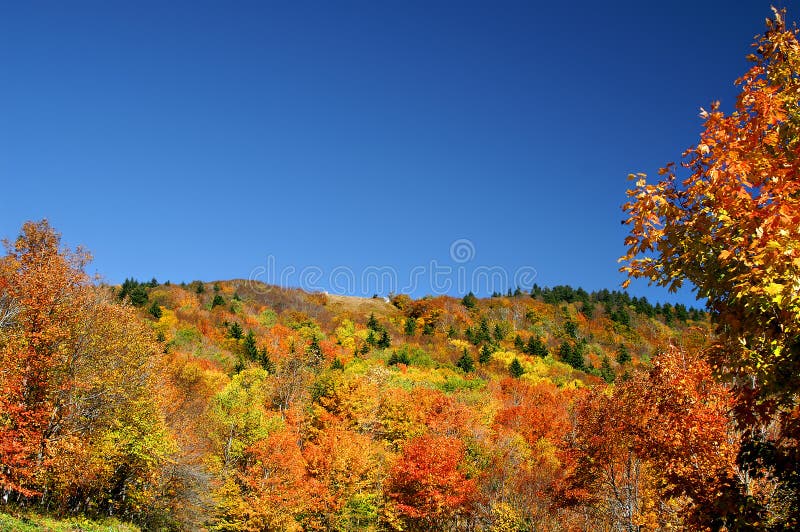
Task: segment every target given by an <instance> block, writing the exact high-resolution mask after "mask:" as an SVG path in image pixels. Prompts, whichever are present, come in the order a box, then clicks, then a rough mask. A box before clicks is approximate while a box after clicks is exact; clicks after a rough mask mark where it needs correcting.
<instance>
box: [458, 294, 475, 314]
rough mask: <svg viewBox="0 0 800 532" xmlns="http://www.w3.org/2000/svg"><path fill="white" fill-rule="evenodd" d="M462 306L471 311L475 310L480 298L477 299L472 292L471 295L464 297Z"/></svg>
mask: <svg viewBox="0 0 800 532" xmlns="http://www.w3.org/2000/svg"><path fill="white" fill-rule="evenodd" d="M461 304H462V305H464V307H466V308H468V309H470V310H471V309H474V308H475V305H477V304H478V298H477V297H475V294H473V293H472V292H470V293H469V294H467V295H465V296H464V298H463V299H462V300H461Z"/></svg>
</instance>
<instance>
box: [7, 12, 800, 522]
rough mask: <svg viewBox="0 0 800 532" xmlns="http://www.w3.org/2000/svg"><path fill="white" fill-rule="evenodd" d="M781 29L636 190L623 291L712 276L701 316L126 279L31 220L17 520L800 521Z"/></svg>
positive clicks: (21, 298)
mask: <svg viewBox="0 0 800 532" xmlns="http://www.w3.org/2000/svg"><path fill="white" fill-rule="evenodd" d="M783 17H784V15H783V12H781V11H778V10H776V11H775V13H774V17H773V18H772V19H770V20H768V21H767V31H766V33H765V34H764V35H763V36H761V37H759V39H758V41H757V43H756V51H755V53H754V54H753V55H752V56H751V57H750V58H749V59H750V60H751V61H752V62H753V66H752V68H751V69H750V70H749V71H748V72H747V73H746V74H745V75H744V76H743V77H742V78H741V79H739V80H737V85H738V86H740V87H741V94H740V96H739V98H738V100H737V103H736V109H735V111H733V112H732V113H730V114H725V113H723V112H722V111H721V110H720V106H719V104H716V103H715V104H714V105H713V106H712V107H711V109H710V111H702V114H701V116H702V117H703V120H704V130H703V133H702V135H701V138H700V142H699V143H698V144H697V146H695V147H693V148H691V149H689V150H687V151H686V152H685V154H684V161H683V166H682V167H676V165H674V164H672V163H670V164H668V165H667V166H665V167H664V168H662V169H661V171H660V172H659V177H658V180H657V181H656V182H652V181H648V179H647V176H645V175H644V174H635V175H632V176H631V179H632V180H634V181H635V183H634V187H633V189H632V190H630V191H629V201H628V203H626V204H625V205H624V206H623V210H624V212H625V213H626V218H625V221H624V223H625V225H626V226H627V228H628V230H629V234H628V237H627V238H626V241H625V243H626V245H627V251H626V252H625V254H624V256H623V257H622V259H621V261H622V266H621V271H622V272H624V273H626V274H627V276H628V281H626V283H625V285H626V286H627V283H628V282H630V280H631V279H636V278H642V279H646V280H648V281H649V282H650V283H652V284H656V285H659V286H662V287H665V288H667V289H670V290H676V289H677V288H679V287H680V286H681V285H683V284H684V283H687V284H691V285H692V286H693V287H694V288H695V290H696V291H697V295H698V297H699V298H700V299H701V300H702V301H703V302H704V304H705V308H706V310H705V311H700V310H697V309H693V308H686V307H685V306H683V305H668V304H652V303H651V302H649V301H647V300H646V299H644V298H634V297H630V296H629V295H628V294H627V293H626V292H624V291H617V290H611V291H608V290H601V291H597V292H592V293H588V292H587V291H585V290H582V289H580V288H572V287H569V286H556V287H552V288H546V287H540V286H533V287H532V289H531V290H529V291H527V292H526V291H523V290H521V289H519V288H517V287H508V288H509V290H508V292H505V293H502V294H501V293H495V294H494V295H493V296H492V297H487V298H478V297H476V296H475V295H474V294H472V293H468V294H465V295H463V297H460V298H456V297H448V296H441V295H440V296H435V297H423V298H418V299H414V298H411V297H409V296H408V295H404V294H394V295H392V296H391V297H390V298H388V299H387V300H384V299H379V298H377V297H376V298H372V299H362V298H355V297H348V296H340V295H330V294H325V293H307V292H304V291H302V290H299V289H292V288H282V287H277V286H268V285H265V284H262V283H259V282H255V281H250V280H218V281H211V282H204V281H192V282H188V283H180V284H177V283H170V282H166V281H165V282H159V281H158V280H156V279H152V280H150V281H145V280H136V279H127V280H126V281H125V282H124V283H122V284H121V285H118V286H110V285H109V284H107V283H103V282H101V280H99V279H94V278H91V277H90V276H89V275H87V273H86V268H87V264H88V263H89V260H90V256H89V255H88V253H87V252H86V251H85V250H82V249H76V250H72V249H68V248H66V247H65V246H64V245H63V244H62V242H61V236H60V234H59V233H58V232H57V231H56V230H55V229H54V228H53V227H52V226H51V225H50V224H49V223H48V222H47V221H45V220H42V221H38V222H27V223H25V224H24V225H23V226H22V230H21V232H20V234H19V236H18V237H17V238H15V239H12V240H9V241H6V242H5V248H6V250H5V255H4V256H3V257H2V258H0V490H1V491H0V496H1V497H0V526H3V527H9V528H11V529H14V527H23V526H24V527H27V526H29V525H30V526H31V527H39V528H44V529H48V528H52V529H56V530H58V529H60V530H69V529H75V528H76V527H78V528H79V529H81V528H89V527H94V528H97V527H102V526H105V525H103V524H102V523H107V525H108V526H110V527H116V528H117V529H122V530H125V529H135V527H140V528H141V529H144V530H216V531H262V530H263V531H284V530H286V531H293V530H325V531H329V530H341V531H345V530H398V531H399V530H407V531H427V530H468V531H469V530H486V531H517V530H546V531H560V530H587V531H588V530H591V531H626V532H627V531H638V530H775V531H779V530H797V529H798V527H800V517H799V516H800V469H798V464H799V463H800V406H799V403H798V390H800V381H798V377H799V376H800V164H798V161H800V106H798V101H799V100H800V98H798V95H799V94H800V75H798V73H800V43H798V40H797V31H796V30H793V29H787V27H786V24H785V22H784V18H783ZM79 237H80V235H70V238H79ZM59 520H60V521H59ZM90 520H92V521H90ZM94 520H97V521H96V522H94ZM121 523H122V524H121ZM7 524H8V525H7ZM84 525H85V526H84Z"/></svg>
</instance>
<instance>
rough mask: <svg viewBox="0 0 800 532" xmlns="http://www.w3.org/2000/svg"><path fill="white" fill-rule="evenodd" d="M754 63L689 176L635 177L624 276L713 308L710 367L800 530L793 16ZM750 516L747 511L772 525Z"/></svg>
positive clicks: (750, 454) (759, 45) (717, 109)
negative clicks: (691, 295)
mask: <svg viewBox="0 0 800 532" xmlns="http://www.w3.org/2000/svg"><path fill="white" fill-rule="evenodd" d="M748 59H749V60H750V61H751V62H752V63H753V66H752V67H751V68H750V70H748V71H747V73H745V75H744V76H742V77H741V78H739V79H738V80H737V81H736V84H737V85H738V86H740V87H741V92H740V94H739V96H738V98H737V100H736V107H735V110H734V111H733V112H732V113H730V114H725V113H724V112H723V111H722V110H721V106H720V104H719V103H718V102H715V103H713V104H712V105H711V107H710V110H708V111H706V110H702V112H701V117H702V118H703V120H704V129H703V132H702V133H701V136H700V141H699V142H698V144H697V145H696V146H694V147H692V148H690V149H688V150H687V151H685V152H684V154H683V155H684V162H683V163H682V166H683V167H684V169H685V172H684V173H685V175H682V176H681V177H679V176H678V169H677V168H676V167H675V165H674V164H668V165H667V166H666V167H664V168H662V169H661V170H660V171H659V174H660V175H661V178H660V180H659V181H658V182H656V183H653V184H650V183H648V182H647V179H646V176H645V175H644V174H637V175H634V176H631V177H632V179H635V180H636V188H634V189H633V190H631V191H629V196H630V201H629V202H628V203H627V204H625V206H624V210H625V211H626V213H627V215H628V218H627V220H626V223H627V224H628V225H629V227H630V235H629V236H628V237H627V239H626V244H627V245H628V246H629V248H628V251H627V253H626V254H625V256H624V257H623V258H622V260H624V261H625V264H624V265H623V266H622V268H621V270H622V271H623V272H625V273H627V274H628V276H629V277H630V278H645V279H648V280H649V281H650V282H651V283H655V284H658V285H661V286H666V287H668V288H669V289H670V290H676V289H678V288H679V287H680V286H681V285H682V284H683V283H685V282H689V283H691V284H692V285H693V286H694V287H695V288H696V290H697V295H698V297H699V298H704V299H706V301H707V306H708V308H709V310H710V311H711V315H712V317H713V319H714V321H715V323H716V333H717V334H716V337H715V340H714V343H713V345H712V346H711V347H710V348H709V349H708V350H707V352H706V356H707V358H708V360H709V362H710V364H711V365H712V367H713V368H714V369H715V370H716V374H717V375H718V376H719V377H721V378H723V379H725V380H726V381H728V382H732V383H733V384H734V386H735V393H736V396H737V399H738V402H737V405H736V408H735V413H736V418H737V420H738V421H739V426H740V428H741V430H743V431H744V433H745V439H746V440H747V442H748V443H747V445H746V446H745V448H746V449H747V451H746V452H745V453H743V455H742V456H741V457H740V458H741V461H742V466H743V467H744V468H745V469H746V470H748V471H750V472H751V473H756V471H758V473H757V474H759V475H768V476H774V477H775V478H777V479H779V480H780V488H779V491H781V492H782V495H781V496H782V497H784V498H785V499H787V500H790V501H791V502H789V503H787V504H788V506H787V508H788V509H787V510H786V511H785V521H784V526H788V527H790V528H791V527H794V526H797V524H798V521H797V517H796V516H797V515H800V482H798V478H797V474H796V473H795V472H794V471H792V469H793V468H788V469H787V467H786V466H785V464H789V463H796V460H797V459H798V458H800V451H799V450H798V444H797V442H798V441H800V425H798V423H797V422H796V421H795V420H796V419H797V418H798V417H799V416H800V414H799V413H798V412H799V409H798V403H797V397H798V391H799V390H800V289H799V288H800V233H798V231H797V228H798V226H800V159H798V153H799V152H800V107H799V106H798V103H800V44H798V40H797V30H796V29H788V28H787V26H786V23H785V12H784V11H778V10H775V14H774V17H773V18H772V19H768V20H767V31H766V32H765V33H764V35H762V36H761V37H760V38H758V40H757V42H756V43H755V53H754V54H752V55H750V56H749V57H748ZM627 282H629V281H626V283H627ZM775 424H778V426H779V430H777V431H770V427H771V426H773V425H775ZM776 432H777V433H776ZM765 468H766V470H765ZM752 504H753V500H752V499H751V498H748V499H746V503H745V502H743V505H744V506H746V507H748V511H749V510H752V512H754V513H755V514H759V515H762V516H764V515H767V514H769V512H770V509H769V508H766V507H762V508H750V506H751V505H752ZM759 519H760V518H759ZM775 519H778V520H779V518H778V517H775Z"/></svg>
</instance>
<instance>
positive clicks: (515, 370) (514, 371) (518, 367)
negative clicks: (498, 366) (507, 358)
mask: <svg viewBox="0 0 800 532" xmlns="http://www.w3.org/2000/svg"><path fill="white" fill-rule="evenodd" d="M508 372H509V373H511V376H512V377H514V378H515V379H519V378H520V377H522V374H523V373H525V369H524V368H523V367H522V364H520V363H519V360H517V358H516V357H515V358H514V360H512V361H511V364H509V365H508Z"/></svg>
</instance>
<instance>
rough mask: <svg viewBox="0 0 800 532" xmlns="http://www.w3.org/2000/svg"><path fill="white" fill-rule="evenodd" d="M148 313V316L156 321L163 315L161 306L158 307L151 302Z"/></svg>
mask: <svg viewBox="0 0 800 532" xmlns="http://www.w3.org/2000/svg"><path fill="white" fill-rule="evenodd" d="M149 312H150V315H151V316H153V317H154V318H155V319H157V320H159V319H161V316H162V315H163V314H164V313H163V312H162V311H161V305H159V304H158V303H156V302H155V301H153V304H152V305H150V309H149Z"/></svg>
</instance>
